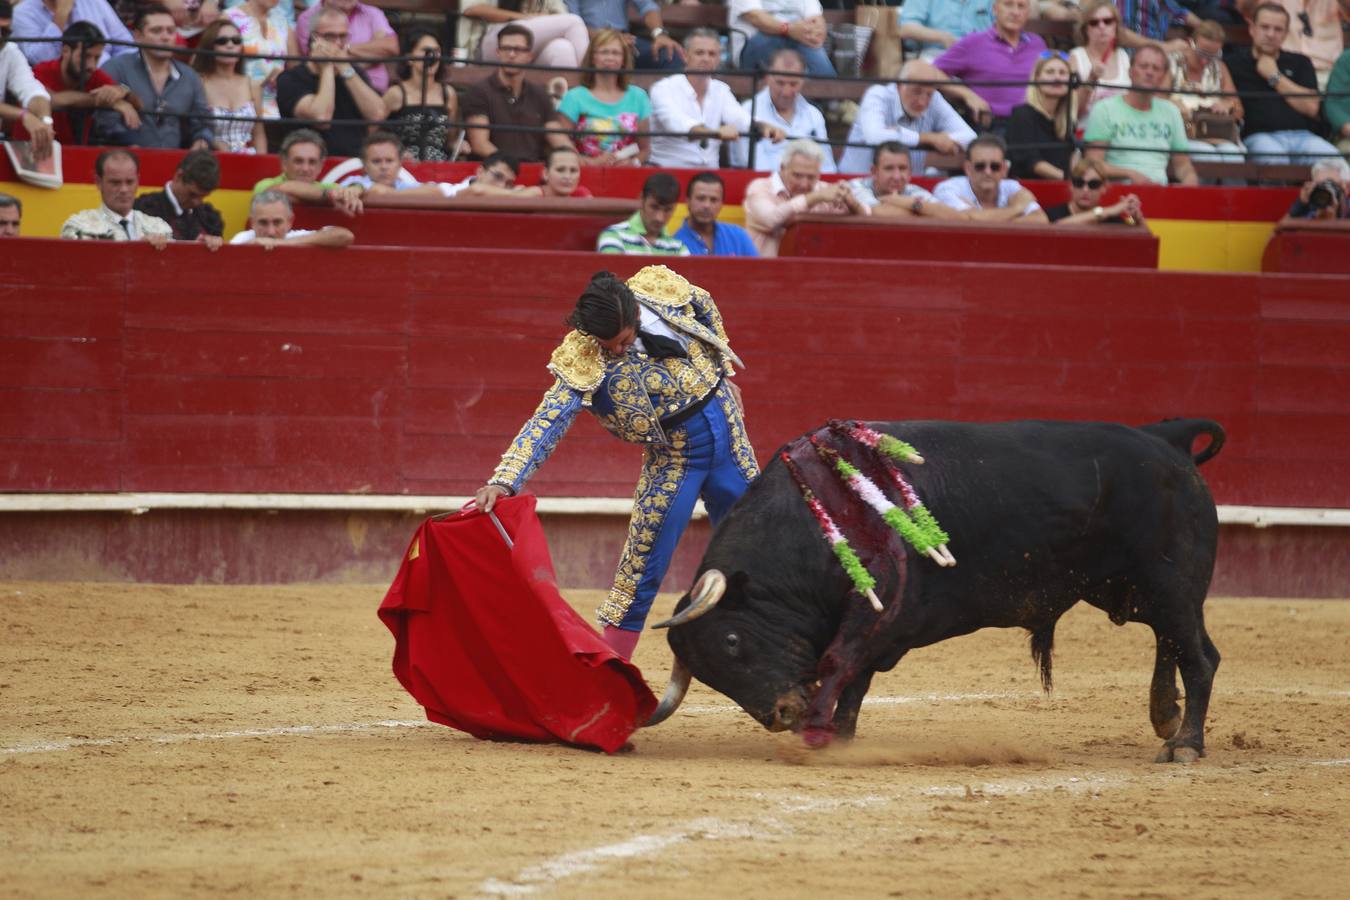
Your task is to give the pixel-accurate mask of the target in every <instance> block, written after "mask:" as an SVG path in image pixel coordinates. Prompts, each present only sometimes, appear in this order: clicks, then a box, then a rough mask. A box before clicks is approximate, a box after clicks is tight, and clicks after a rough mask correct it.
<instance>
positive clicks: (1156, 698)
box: [1148, 634, 1181, 740]
mask: <svg viewBox="0 0 1350 900" xmlns="http://www.w3.org/2000/svg"><path fill="white" fill-rule="evenodd" d="M1155 637H1157V640H1158V650H1157V658H1156V659H1155V660H1154V663H1153V684H1152V685H1150V686H1149V692H1148V717H1149V721H1151V722H1152V723H1153V733H1154V734H1156V735H1157V736H1158V737H1160V738H1163V739H1164V740H1166V739H1168V738H1170V737H1172V736H1173V735H1174V734H1176V733H1177V729H1179V728H1180V727H1181V707H1180V706H1178V705H1177V699H1178V698H1179V697H1180V696H1181V695H1180V694H1178V693H1177V660H1176V657H1175V656H1173V655H1172V654H1171V653H1170V652H1168V650H1167V649H1166V648H1167V645H1166V644H1165V643H1164V641H1163V639H1162V636H1161V635H1156V634H1155Z"/></svg>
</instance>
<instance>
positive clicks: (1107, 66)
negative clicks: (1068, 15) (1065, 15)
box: [1069, 0, 1130, 120]
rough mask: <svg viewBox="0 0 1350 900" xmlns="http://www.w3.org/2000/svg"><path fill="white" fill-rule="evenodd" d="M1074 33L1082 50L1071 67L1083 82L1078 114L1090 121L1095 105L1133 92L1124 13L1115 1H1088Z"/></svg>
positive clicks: (1073, 55)
mask: <svg viewBox="0 0 1350 900" xmlns="http://www.w3.org/2000/svg"><path fill="white" fill-rule="evenodd" d="M1074 33H1075V34H1076V35H1077V37H1078V46H1077V47H1074V48H1073V49H1072V50H1070V51H1069V64H1070V65H1071V66H1072V67H1073V70H1074V74H1076V75H1077V76H1078V80H1079V81H1080V82H1082V87H1080V88H1079V89H1078V114H1079V115H1080V116H1082V117H1083V119H1084V120H1086V119H1087V117H1088V114H1089V113H1091V112H1092V107H1093V106H1094V105H1095V104H1097V103H1100V102H1101V101H1103V100H1106V99H1108V98H1110V97H1118V96H1119V95H1121V94H1123V93H1125V91H1127V90H1128V89H1129V87H1130V55H1129V54H1128V53H1126V52H1125V48H1124V47H1122V46H1121V45H1120V12H1119V11H1118V10H1117V9H1116V7H1115V4H1114V3H1112V2H1111V0H1088V2H1087V3H1086V4H1085V5H1084V6H1083V18H1082V19H1081V20H1080V21H1079V23H1078V26H1077V27H1076V28H1075V29H1074Z"/></svg>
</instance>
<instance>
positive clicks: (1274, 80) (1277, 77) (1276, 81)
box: [1266, 72, 1280, 87]
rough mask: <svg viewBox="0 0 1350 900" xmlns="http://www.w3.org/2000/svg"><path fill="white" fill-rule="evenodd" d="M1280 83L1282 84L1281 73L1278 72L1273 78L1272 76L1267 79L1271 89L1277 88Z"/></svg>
mask: <svg viewBox="0 0 1350 900" xmlns="http://www.w3.org/2000/svg"><path fill="white" fill-rule="evenodd" d="M1279 83H1280V73H1279V72H1276V73H1275V74H1274V75H1272V76H1270V77H1269V78H1267V79H1266V84H1268V85H1270V86H1271V87H1276V86H1278V85H1279Z"/></svg>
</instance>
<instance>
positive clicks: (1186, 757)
mask: <svg viewBox="0 0 1350 900" xmlns="http://www.w3.org/2000/svg"><path fill="white" fill-rule="evenodd" d="M1204 755H1205V752H1204V751H1203V750H1197V749H1195V748H1194V747H1186V746H1182V747H1173V746H1172V745H1171V744H1163V748H1162V749H1161V750H1159V751H1158V755H1157V756H1155V757H1153V761H1154V762H1155V763H1169V762H1170V763H1193V762H1195V761H1196V760H1198V759H1199V758H1200V757H1202V756H1204Z"/></svg>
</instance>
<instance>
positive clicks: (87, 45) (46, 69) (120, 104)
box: [0, 0, 141, 144]
mask: <svg viewBox="0 0 1350 900" xmlns="http://www.w3.org/2000/svg"><path fill="white" fill-rule="evenodd" d="M0 2H2V0H0ZM106 46H107V44H106V42H105V41H104V39H103V33H102V32H101V31H99V30H98V26H97V25H95V24H94V23H93V22H76V23H75V24H73V25H71V26H70V27H69V28H67V29H66V30H65V33H64V34H62V35H61V57H60V58H59V59H49V60H47V61H46V62H40V63H38V64H37V65H36V66H34V67H33V77H34V78H36V79H37V80H38V82H39V83H41V84H42V86H43V87H44V88H46V89H47V93H48V94H50V95H51V96H52V98H53V99H52V109H53V112H52V134H53V137H55V139H56V140H58V141H60V142H61V143H62V144H87V143H89V132H90V131H91V130H92V129H93V127H94V119H93V115H92V114H91V113H90V112H89V110H93V109H115V110H117V112H118V114H119V115H121V116H122V121H123V123H125V124H126V125H127V127H129V128H136V127H139V125H140V113H139V104H140V102H141V100H140V98H139V97H137V96H136V95H135V94H133V93H132V92H131V89H130V88H128V87H127V86H126V85H124V84H118V83H117V82H116V81H114V80H113V79H112V78H110V77H108V73H107V72H104V71H103V70H102V69H100V68H98V61H99V59H100V57H102V55H103V50H104V48H105V47H106ZM5 52H6V51H4V50H0V59H3V57H4V54H5ZM15 52H17V51H15ZM72 111H73V112H72ZM13 139H14V140H16V141H26V140H28V139H29V135H28V129H27V128H25V127H24V126H23V123H22V122H18V123H16V124H15V126H14V131H13Z"/></svg>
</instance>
